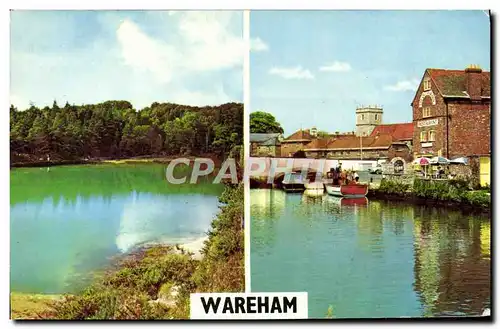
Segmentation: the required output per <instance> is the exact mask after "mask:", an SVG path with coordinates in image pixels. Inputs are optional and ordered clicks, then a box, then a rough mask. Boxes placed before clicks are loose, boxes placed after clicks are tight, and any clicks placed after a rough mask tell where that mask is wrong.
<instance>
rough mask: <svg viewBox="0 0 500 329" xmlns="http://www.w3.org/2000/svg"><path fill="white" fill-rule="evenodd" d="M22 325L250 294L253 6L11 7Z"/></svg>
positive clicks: (177, 311)
mask: <svg viewBox="0 0 500 329" xmlns="http://www.w3.org/2000/svg"><path fill="white" fill-rule="evenodd" d="M10 19H11V22H10V29H11V33H10V39H11V43H10V104H11V105H10V316H11V319H14V320H16V319H61V320H86V319H94V320H99V319H101V320H127V319H128V320H135V319H143V320H148V319H162V320H163V319H165V320H166V319H189V317H190V294H192V293H211V292H244V291H245V266H244V265H245V260H244V259H245V257H244V225H245V221H244V192H243V191H244V187H243V158H244V149H243V135H244V124H243V120H244V119H243V118H244V110H243V60H244V56H245V49H247V47H246V44H245V42H244V38H243V12H242V11H22V10H21V11H11V14H10Z"/></svg>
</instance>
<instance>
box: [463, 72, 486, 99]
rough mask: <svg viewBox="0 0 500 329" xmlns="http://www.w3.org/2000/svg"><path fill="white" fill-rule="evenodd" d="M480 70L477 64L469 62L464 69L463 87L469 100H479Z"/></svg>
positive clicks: (480, 90)
mask: <svg viewBox="0 0 500 329" xmlns="http://www.w3.org/2000/svg"><path fill="white" fill-rule="evenodd" d="M482 72H483V70H482V69H481V68H480V67H479V65H476V64H471V65H469V66H468V67H467V68H466V69H465V88H466V91H467V93H468V94H469V96H470V99H471V100H481V92H482V80H483V79H482Z"/></svg>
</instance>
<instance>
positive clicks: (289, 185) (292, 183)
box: [282, 171, 304, 192]
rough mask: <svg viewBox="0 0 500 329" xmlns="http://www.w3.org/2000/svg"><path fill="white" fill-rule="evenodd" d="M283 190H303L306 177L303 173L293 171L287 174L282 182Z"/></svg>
mask: <svg viewBox="0 0 500 329" xmlns="http://www.w3.org/2000/svg"><path fill="white" fill-rule="evenodd" d="M282 185H283V190H285V192H301V191H303V190H304V179H303V177H302V173H301V172H300V171H299V172H292V173H290V174H288V175H285V178H284V179H283V182H282Z"/></svg>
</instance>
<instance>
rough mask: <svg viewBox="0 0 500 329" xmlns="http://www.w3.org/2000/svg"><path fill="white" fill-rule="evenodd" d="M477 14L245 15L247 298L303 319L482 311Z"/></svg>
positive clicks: (484, 66)
mask: <svg viewBox="0 0 500 329" xmlns="http://www.w3.org/2000/svg"><path fill="white" fill-rule="evenodd" d="M490 24H491V20H490V13H489V12H488V11H482V10H476V11H449V10H448V11H252V12H251V13H250V38H251V40H252V47H251V49H252V51H251V54H250V107H249V111H247V112H246V113H249V116H250V138H249V142H250V145H248V147H249V148H250V161H251V162H252V167H251V168H252V170H251V171H250V216H251V218H250V240H251V250H250V259H251V260H250V265H251V266H250V274H251V291H252V292H307V294H308V313H309V318H310V319H311V318H313V319H325V318H332V319H346V318H364V319H367V318H368V319H370V318H401V317H447V316H452V317H474V316H481V315H489V314H490V309H491V279H492V278H491V245H490V241H491V232H490V227H491V217H492V213H491V195H490V172H491V170H490V159H491V156H492V154H491V129H490V127H491V82H490V69H491V67H490V63H491V61H490V57H491V53H490V52H491V49H490V47H491V46H490V34H491V32H490V29H491V26H490Z"/></svg>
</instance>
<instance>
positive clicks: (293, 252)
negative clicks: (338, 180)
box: [251, 190, 490, 318]
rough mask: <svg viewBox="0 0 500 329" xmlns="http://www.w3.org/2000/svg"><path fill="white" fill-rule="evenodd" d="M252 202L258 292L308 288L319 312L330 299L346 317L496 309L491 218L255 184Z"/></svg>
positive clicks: (470, 312)
mask: <svg viewBox="0 0 500 329" xmlns="http://www.w3.org/2000/svg"><path fill="white" fill-rule="evenodd" d="M255 195H257V196H259V197H258V198H254V196H255ZM271 195H272V197H271ZM277 196H279V197H277ZM251 204H252V208H251V216H252V218H251V223H252V228H251V237H252V244H251V262H252V263H251V272H252V273H251V274H252V290H253V291H308V292H309V316H310V317H320V318H322V317H324V315H325V312H326V310H327V308H328V306H329V305H333V307H334V310H335V311H334V313H335V316H336V317H341V318H342V317H400V316H439V315H449V314H454V315H460V314H466V315H478V314H481V313H482V310H483V309H484V308H486V307H489V305H490V220H489V218H488V217H486V216H484V215H467V214H464V213H462V212H460V211H459V210H450V209H443V208H432V207H426V206H413V205H407V204H406V205H405V204H401V203H394V202H381V201H374V200H367V199H366V200H365V199H360V200H355V201H353V200H348V199H338V198H332V197H330V196H327V195H325V196H321V197H310V196H305V195H301V194H285V193H284V192H281V191H277V190H252V191H251Z"/></svg>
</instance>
